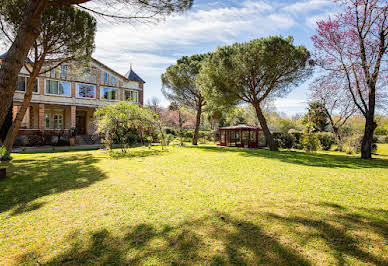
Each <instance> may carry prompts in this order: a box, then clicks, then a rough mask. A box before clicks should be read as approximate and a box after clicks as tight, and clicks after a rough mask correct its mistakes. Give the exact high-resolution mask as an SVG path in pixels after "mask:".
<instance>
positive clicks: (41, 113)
mask: <svg viewBox="0 0 388 266" xmlns="http://www.w3.org/2000/svg"><path fill="white" fill-rule="evenodd" d="M38 116H39V117H38V121H39V123H38V125H39V130H40V131H44V124H45V123H44V103H40V104H39V109H38Z"/></svg>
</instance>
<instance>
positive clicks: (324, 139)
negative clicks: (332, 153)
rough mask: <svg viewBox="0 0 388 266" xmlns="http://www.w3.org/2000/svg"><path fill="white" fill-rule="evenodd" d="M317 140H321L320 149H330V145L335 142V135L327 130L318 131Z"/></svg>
mask: <svg viewBox="0 0 388 266" xmlns="http://www.w3.org/2000/svg"><path fill="white" fill-rule="evenodd" d="M317 136H318V138H319V141H320V142H321V145H322V149H323V150H325V151H328V150H330V148H331V146H332V145H334V143H335V137H334V135H333V134H332V133H329V132H319V133H317Z"/></svg>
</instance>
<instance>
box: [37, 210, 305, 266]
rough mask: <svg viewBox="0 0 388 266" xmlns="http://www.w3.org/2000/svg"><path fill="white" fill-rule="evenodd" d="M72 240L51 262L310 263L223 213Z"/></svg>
mask: <svg viewBox="0 0 388 266" xmlns="http://www.w3.org/2000/svg"><path fill="white" fill-rule="evenodd" d="M220 217H222V218H223V219H220ZM204 230H205V231H206V238H208V239H205V236H204ZM75 235H78V234H77V233H76V234H75ZM209 238H210V239H211V240H214V241H216V242H217V243H218V244H219V245H222V247H220V248H222V251H221V250H217V249H216V250H210V251H209V250H208V249H209V243H208V242H209ZM69 240H70V241H71V242H72V247H71V248H70V249H68V250H66V251H65V252H63V253H62V254H60V255H58V256H57V257H55V258H54V259H52V260H51V261H49V262H48V263H47V264H48V265H62V264H71V265H78V264H91V263H93V264H94V263H96V264H99V265H142V264H163V265H166V264H167V265H193V264H200V263H208V264H212V265H222V264H236V265H249V264H266V263H267V264H268V263H272V264H278V265H281V264H288V265H309V264H310V263H309V262H308V261H307V260H305V259H304V258H303V257H301V256H300V255H298V254H297V252H296V251H295V250H292V249H291V248H289V247H285V246H283V245H282V244H281V243H279V242H278V241H277V240H276V239H274V238H272V237H271V236H269V235H268V234H266V233H265V232H264V231H263V230H262V229H261V228H260V227H259V226H257V225H255V224H253V223H250V222H247V221H243V220H239V219H236V218H233V217H229V216H227V215H226V214H221V213H217V214H214V215H213V216H209V217H206V218H203V219H199V220H194V221H189V222H185V223H182V224H179V225H178V226H175V227H170V226H164V227H162V228H160V229H156V228H155V227H154V225H151V224H139V225H136V226H133V227H130V228H127V229H126V233H125V234H124V236H123V237H117V236H113V235H112V234H110V233H109V231H108V230H106V229H102V230H99V231H96V232H93V233H91V234H90V236H89V239H87V240H85V239H80V238H74V234H72V235H70V236H69ZM34 259H38V257H35V258H34Z"/></svg>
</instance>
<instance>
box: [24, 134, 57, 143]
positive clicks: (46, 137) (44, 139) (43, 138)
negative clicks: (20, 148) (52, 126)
mask: <svg viewBox="0 0 388 266" xmlns="http://www.w3.org/2000/svg"><path fill="white" fill-rule="evenodd" d="M27 138H28V145H29V146H44V145H53V142H52V139H53V132H51V131H45V132H44V133H42V132H41V131H38V132H35V133H33V134H31V135H28V137H27Z"/></svg>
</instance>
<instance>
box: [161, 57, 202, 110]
mask: <svg viewBox="0 0 388 266" xmlns="http://www.w3.org/2000/svg"><path fill="white" fill-rule="evenodd" d="M207 56H208V54H201V55H193V56H190V57H188V56H184V57H182V58H180V59H178V60H177V63H176V64H175V65H172V66H169V67H168V68H167V70H166V73H164V74H162V77H161V79H162V85H163V87H162V92H163V95H164V96H166V98H167V99H169V100H171V101H173V102H174V104H175V105H180V106H188V107H191V108H192V109H194V110H196V109H197V108H198V105H199V104H201V105H202V104H203V103H202V101H203V97H202V95H201V92H200V91H199V89H198V87H197V84H196V79H197V75H198V74H199V71H200V70H201V66H202V61H203V60H204V59H205V58H206V57H207ZM174 107H175V106H174Z"/></svg>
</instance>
